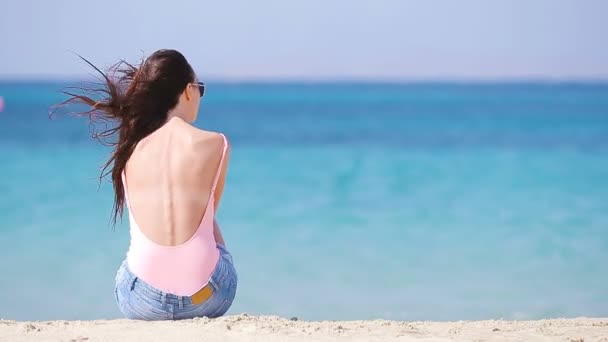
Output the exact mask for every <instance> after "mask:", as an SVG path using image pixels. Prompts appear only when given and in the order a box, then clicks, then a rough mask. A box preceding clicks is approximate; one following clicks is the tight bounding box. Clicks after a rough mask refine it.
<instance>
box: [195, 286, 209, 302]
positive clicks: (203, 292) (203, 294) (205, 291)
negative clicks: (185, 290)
mask: <svg viewBox="0 0 608 342" xmlns="http://www.w3.org/2000/svg"><path fill="white" fill-rule="evenodd" d="M212 294H213V289H212V288H211V284H207V285H206V286H205V287H203V288H202V289H200V290H199V291H198V292H197V293H195V294H193V295H192V304H195V305H196V304H200V303H202V302H204V301H206V300H207V299H208V298H209V297H211V295H212Z"/></svg>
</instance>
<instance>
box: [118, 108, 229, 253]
mask: <svg viewBox="0 0 608 342" xmlns="http://www.w3.org/2000/svg"><path fill="white" fill-rule="evenodd" d="M223 146H224V139H223V137H222V136H221V135H220V134H219V133H216V132H209V131H203V130H200V129H198V128H196V127H194V126H192V125H190V124H189V123H187V122H185V121H184V120H182V119H180V118H172V119H170V120H169V122H167V123H166V124H165V125H164V126H162V127H161V128H159V129H158V130H156V131H154V132H153V133H152V134H150V135H148V136H147V137H146V138H144V139H143V140H141V141H140V142H139V143H138V144H137V146H136V148H135V151H134V152H133V154H132V155H131V157H130V158H129V161H128V162H127V167H126V170H125V176H126V179H127V184H128V186H127V196H128V199H129V205H130V209H131V214H132V215H133V217H134V219H135V220H136V221H137V224H138V225H139V227H140V229H141V231H142V233H143V234H144V235H145V236H146V237H147V238H148V239H150V240H152V241H153V242H155V243H157V244H161V245H166V246H176V245H180V244H182V243H184V242H186V241H188V240H189V239H190V238H191V237H192V236H193V235H194V233H195V232H196V229H197V228H198V225H199V223H200V222H201V219H202V217H203V215H204V214H205V213H204V211H205V208H206V207H207V202H208V199H209V196H210V195H211V186H212V183H213V179H214V177H215V175H216V173H217V169H218V165H219V163H220V158H221V155H222V150H223ZM229 155H230V148H228V149H227V151H226V156H225V157H224V161H223V164H222V170H221V172H220V176H219V179H218V184H217V187H216V190H215V207H216V209H217V207H218V206H219V201H220V198H221V195H222V192H223V188H224V181H225V176H226V170H227V167H228V160H229Z"/></svg>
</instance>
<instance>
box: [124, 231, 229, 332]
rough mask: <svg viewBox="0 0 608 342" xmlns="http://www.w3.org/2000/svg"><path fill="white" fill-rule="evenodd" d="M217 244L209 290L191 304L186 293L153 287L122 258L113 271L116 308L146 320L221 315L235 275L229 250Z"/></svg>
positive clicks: (226, 303) (227, 300)
mask: <svg viewBox="0 0 608 342" xmlns="http://www.w3.org/2000/svg"><path fill="white" fill-rule="evenodd" d="M217 248H218V249H219V251H220V258H219V259H218V262H217V265H216V266H215V269H214V270H213V274H212V275H211V278H210V279H209V284H211V287H212V289H213V293H212V294H211V296H210V297H209V298H207V299H206V300H205V301H204V302H202V303H199V304H192V297H190V296H178V295H174V294H172V293H167V292H163V291H161V290H158V289H156V288H154V287H153V286H152V285H150V284H148V283H146V282H144V281H143V280H141V279H139V278H138V277H137V276H136V275H135V274H133V273H132V272H131V271H130V270H129V266H128V264H127V260H126V259H125V260H124V261H123V262H122V265H121V266H120V268H119V269H118V272H116V285H115V287H114V297H115V299H116V303H117V304H118V308H119V309H120V311H121V312H122V313H123V315H125V317H126V318H130V319H139V320H147V321H153V320H172V319H173V320H175V319H188V318H194V317H203V316H207V317H219V316H222V315H223V314H225V313H226V311H228V308H230V305H232V301H233V300H234V296H235V295H236V284H237V280H238V279H237V274H236V270H235V268H234V263H233V260H232V255H231V254H230V252H228V250H227V249H226V247H225V246H224V245H222V244H219V243H218V244H217Z"/></svg>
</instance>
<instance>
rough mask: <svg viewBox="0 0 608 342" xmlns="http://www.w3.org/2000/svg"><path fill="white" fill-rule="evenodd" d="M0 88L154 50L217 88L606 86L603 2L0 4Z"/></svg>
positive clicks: (607, 11) (606, 10)
mask: <svg viewBox="0 0 608 342" xmlns="http://www.w3.org/2000/svg"><path fill="white" fill-rule="evenodd" d="M0 6H1V7H0V44H1V45H0V78H58V77H80V76H85V75H86V74H87V73H88V72H89V69H87V67H86V66H85V65H84V64H83V63H82V62H80V61H79V60H78V59H77V58H76V57H75V56H74V55H73V54H71V53H70V52H69V51H75V52H77V53H79V54H81V55H83V56H85V57H86V58H88V59H90V60H91V61H92V62H94V63H96V64H98V65H99V66H102V67H105V66H107V65H109V64H111V63H112V62H113V61H115V60H117V59H118V58H126V59H128V60H130V61H137V60H138V59H139V58H140V57H141V56H142V55H144V54H150V53H152V52H154V51H155V50H156V49H159V48H175V49H178V50H180V51H181V52H183V53H184V54H185V55H186V57H187V58H188V60H189V61H190V63H191V64H192V65H193V67H194V68H195V70H197V72H198V73H199V75H202V76H203V77H209V78H215V79H229V80H242V79H246V80H249V79H254V80H255V79H262V80H265V79H306V80H316V79H381V80H412V79H413V80H419V79H422V80H426V79H467V80H468V79H500V78H507V79H522V78H541V79H589V78H591V79H608V44H607V43H606V42H607V41H608V38H607V36H608V20H606V17H607V15H608V1H603V0H508V1H507V0H505V1H502V0H496V1H493V0H458V1H452V0H444V1H437V0H419V1H407V0H377V1H372V0H369V1H362V0H351V1H338V0H335V1H334V0H324V1H322V0H307V1H289V0H282V1H264V0H259V1H251V0H250V1H246V0H233V1H217V0H216V1H213V2H212V1H194V0H193V1H142V0H132V1H127V0H125V1H117V0H105V1H75V0H74V1H67V0H58V1H57V0H56V1H42V0H36V1H33V0H21V1H20V0H8V1H6V0H4V1H2V3H1V5H0Z"/></svg>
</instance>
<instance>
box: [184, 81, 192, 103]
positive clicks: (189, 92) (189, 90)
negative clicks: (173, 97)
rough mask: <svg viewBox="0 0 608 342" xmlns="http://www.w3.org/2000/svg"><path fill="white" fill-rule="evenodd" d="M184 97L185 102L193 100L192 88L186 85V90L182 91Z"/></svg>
mask: <svg viewBox="0 0 608 342" xmlns="http://www.w3.org/2000/svg"><path fill="white" fill-rule="evenodd" d="M184 95H186V101H190V100H191V99H192V98H193V95H194V94H192V88H191V87H190V84H188V85H187V86H186V89H184Z"/></svg>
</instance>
